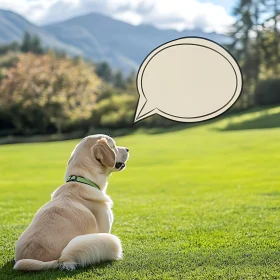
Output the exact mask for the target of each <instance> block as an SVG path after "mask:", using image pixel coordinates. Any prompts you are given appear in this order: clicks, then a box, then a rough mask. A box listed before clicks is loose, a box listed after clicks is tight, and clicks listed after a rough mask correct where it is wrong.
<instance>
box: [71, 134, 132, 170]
mask: <svg viewBox="0 0 280 280" xmlns="http://www.w3.org/2000/svg"><path fill="white" fill-rule="evenodd" d="M128 157H129V150H128V148H126V147H120V146H117V145H116V142H115V141H114V139H113V138H111V137H109V136H107V135H103V134H97V135H91V136H88V137H86V138H84V139H83V140H82V141H81V142H80V143H79V144H78V145H77V146H76V147H75V149H74V150H73V152H72V154H71V157H70V159H69V161H68V169H73V168H75V169H77V168H78V169H83V170H85V171H87V172H89V173H92V172H94V173H96V172H97V173H98V174H105V175H109V174H110V173H111V172H113V171H121V170H123V169H124V168H125V166H126V161H127V160H128Z"/></svg>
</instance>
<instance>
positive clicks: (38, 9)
mask: <svg viewBox="0 0 280 280" xmlns="http://www.w3.org/2000/svg"><path fill="white" fill-rule="evenodd" d="M209 1H210V0H209ZM0 8H2V9H10V10H12V11H15V12H17V13H19V14H21V15H23V16H25V17H26V18H27V19H29V20H30V21H32V22H35V23H37V24H47V23H53V22H57V21H62V20H65V19H69V18H71V17H74V16H78V15H83V14H87V13H90V12H100V13H103V14H106V15H109V16H111V17H114V18H116V19H120V20H123V21H126V22H128V23H131V24H134V25H137V24H141V23H145V24H151V25H154V26H157V27H159V28H175V29H178V30H182V29H194V28H200V29H202V30H204V31H206V32H211V31H216V32H218V33H222V32H224V31H225V30H227V29H228V26H229V25H230V24H232V22H233V18H232V17H231V16H230V15H228V13H227V12H226V10H225V8H223V7H222V6H220V5H214V4H211V3H205V2H203V3H202V2H200V1H199V0H172V1H171V0H170V1H163V0H17V1H11V0H0Z"/></svg>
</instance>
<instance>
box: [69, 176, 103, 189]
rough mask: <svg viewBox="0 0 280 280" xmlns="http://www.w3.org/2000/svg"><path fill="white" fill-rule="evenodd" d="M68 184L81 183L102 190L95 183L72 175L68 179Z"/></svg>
mask: <svg viewBox="0 0 280 280" xmlns="http://www.w3.org/2000/svg"><path fill="white" fill-rule="evenodd" d="M68 182H79V183H82V184H86V185H89V186H92V187H95V188H98V189H99V190H100V188H99V187H98V186H97V185H96V184H95V183H93V182H92V181H90V180H88V179H86V178H84V177H81V176H76V175H70V176H69V177H68V179H67V181H66V183H68Z"/></svg>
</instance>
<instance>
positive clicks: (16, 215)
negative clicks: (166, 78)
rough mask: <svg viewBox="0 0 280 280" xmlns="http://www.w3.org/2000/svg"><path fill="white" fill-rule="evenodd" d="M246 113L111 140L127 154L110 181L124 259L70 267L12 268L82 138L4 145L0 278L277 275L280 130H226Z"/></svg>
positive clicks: (1, 158) (0, 157) (279, 257)
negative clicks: (25, 234)
mask: <svg viewBox="0 0 280 280" xmlns="http://www.w3.org/2000/svg"><path fill="white" fill-rule="evenodd" d="M273 110H275V109H273ZM273 112H274V113H275V111H272V113H271V114H268V115H269V118H270V120H271V115H275V117H278V121H279V122H280V119H279V114H278V112H276V113H275V114H274V113H273ZM252 114H254V113H252ZM252 116H254V115H252ZM248 118H249V121H250V122H251V121H252V118H253V117H252V118H250V116H249V117H248V116H247V117H246V116H244V115H243V116H242V117H240V120H238V118H237V117H234V118H231V119H224V120H219V119H217V120H214V121H211V122H207V123H205V124H203V125H200V126H197V127H193V128H189V129H185V130H178V131H174V132H168V131H166V133H157V134H142V133H139V132H138V133H135V134H133V135H130V136H126V137H120V138H117V139H116V141H117V143H118V144H119V145H124V146H127V147H129V149H130V152H131V158H130V160H129V162H128V165H127V169H126V170H125V171H124V172H121V173H115V174H113V175H112V176H111V177H110V180H109V182H110V183H109V188H108V193H109V195H110V196H111V198H112V199H113V201H114V208H113V211H114V214H115V222H114V225H113V232H112V233H114V234H116V235H118V236H119V237H120V238H121V240H122V244H123V249H124V259H123V260H122V261H119V262H112V263H105V264H101V265H97V266H94V267H88V268H86V269H78V270H76V271H74V272H69V271H59V270H56V271H47V272H36V273H34V272H29V273H22V272H18V271H13V270H12V267H13V257H14V244H15V242H16V240H17V239H18V237H19V236H20V234H21V233H22V232H23V231H24V230H25V228H26V227H27V226H28V224H29V223H30V222H31V220H32V218H33V215H34V214H35V212H36V211H37V209H38V208H39V207H41V206H42V205H43V204H44V203H46V202H47V201H48V200H49V199H50V194H51V193H52V191H53V190H54V189H55V188H57V187H58V186H59V185H60V184H62V183H63V177H64V171H65V165H66V162H67V160H68V157H69V155H70V152H71V151H72V149H73V148H74V146H75V144H76V143H77V142H78V141H65V142H56V143H42V144H21V145H7V146H1V147H0V171H1V172H0V174H1V180H0V215H1V218H0V221H1V227H0V229H1V235H0V237H1V239H0V250H1V256H0V266H1V271H0V279H1V280H2V279H3V280H4V279H9V280H14V279H106V280H107V279H114V280H115V279H129V280H132V279H141V280H142V279H280V128H279V127H278V128H277V127H275V128H269V129H247V130H246V129H237V128H236V126H235V127H234V130H230V129H226V128H227V127H229V128H230V127H231V126H232V125H233V124H234V123H238V127H240V123H242V122H243V120H244V122H245V121H248ZM276 123H277V121H275V124H276ZM262 126H263V121H262ZM268 126H269V125H268ZM254 128H256V127H254Z"/></svg>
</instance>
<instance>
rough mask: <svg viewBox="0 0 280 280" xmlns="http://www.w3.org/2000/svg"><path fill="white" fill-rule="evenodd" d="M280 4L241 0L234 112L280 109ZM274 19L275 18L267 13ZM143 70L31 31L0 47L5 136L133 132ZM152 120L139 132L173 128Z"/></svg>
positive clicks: (0, 120) (234, 48)
mask: <svg viewBox="0 0 280 280" xmlns="http://www.w3.org/2000/svg"><path fill="white" fill-rule="evenodd" d="M279 11H280V1H279V0H240V1H239V2H238V4H237V5H236V7H235V9H234V15H235V17H236V23H235V24H234V25H233V26H232V28H231V30H230V32H229V34H228V36H230V37H231V43H229V44H227V45H225V46H224V47H225V48H226V49H228V50H229V51H230V52H231V53H232V54H233V55H234V57H235V58H236V59H237V60H238V62H239V64H240V66H241V68H242V72H243V78H244V88H243V93H242V95H241V97H240V98H239V100H238V101H237V103H236V104H235V105H234V106H233V108H231V110H230V112H234V111H242V110H247V109H252V108H254V107H257V106H258V107H259V106H271V105H275V106H277V105H280V33H279V20H280V15H279ZM267 15H269V16H267ZM137 100H138V93H137V89H136V73H131V74H130V75H124V74H123V73H122V72H120V71H117V70H115V69H112V68H111V66H110V65H109V64H108V63H107V62H102V63H93V62H91V61H85V60H84V59H83V58H81V57H69V56H68V55H67V54H66V53H65V52H62V51H55V50H49V49H44V48H43V47H42V44H41V41H40V38H39V37H38V36H36V35H35V36H33V35H31V34H29V33H28V32H26V33H25V35H24V37H23V39H22V43H16V42H14V43H11V44H9V45H4V46H0V136H7V135H21V136H26V135H34V134H54V133H57V134H62V133H71V132H73V131H77V130H80V131H82V133H84V134H86V133H88V132H89V131H92V130H96V129H113V130H116V129H126V128H127V129H131V128H132V124H133V119H134V112H135V108H136V105H137ZM173 124H174V122H172V121H169V120H167V119H165V118H162V117H160V116H157V115H155V116H152V117H150V118H149V119H146V120H143V121H141V122H140V123H138V124H136V125H135V126H134V127H168V126H171V125H173Z"/></svg>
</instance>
